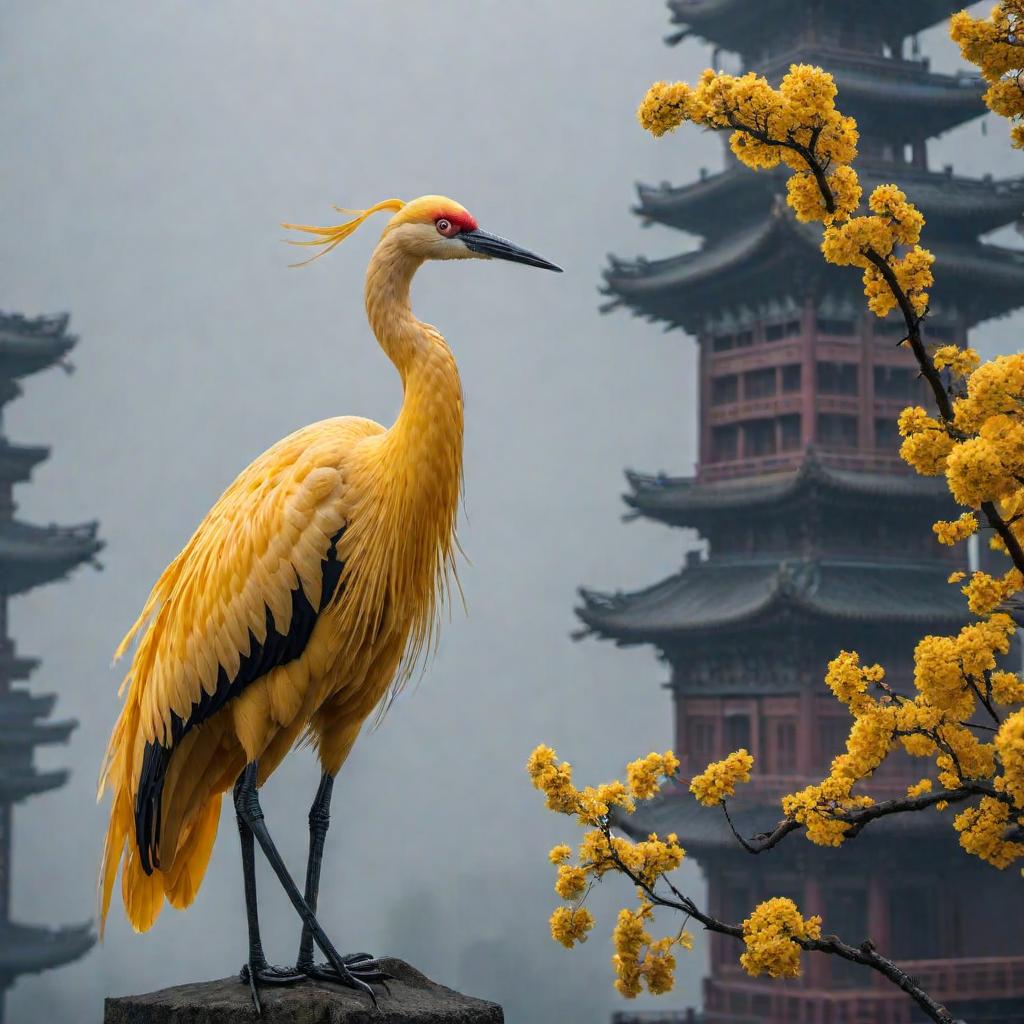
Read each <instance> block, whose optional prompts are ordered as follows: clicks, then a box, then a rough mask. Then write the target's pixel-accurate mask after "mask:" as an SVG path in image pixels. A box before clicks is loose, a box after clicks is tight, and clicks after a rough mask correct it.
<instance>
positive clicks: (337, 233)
mask: <svg viewBox="0 0 1024 1024" xmlns="http://www.w3.org/2000/svg"><path fill="white" fill-rule="evenodd" d="M403 206H405V203H404V202H402V200H401V199H384V200H382V201H381V202H379V203H376V204H375V205H373V206H371V207H370V208H369V209H368V210H347V209H345V207H344V206H335V207H334V209H335V210H337V211H338V212H339V213H354V214H356V216H355V217H354V218H353V219H352V220H348V221H345V223H344V224H335V225H334V226H333V227H327V228H317V227H313V226H312V225H311V224H282V225H281V227H283V228H289V229H290V230H292V231H305V232H306V234H309V235H316V236H317V237H316V238H311V239H309V240H308V241H302V242H298V241H294V240H293V239H290V238H289V239H288V244H289V245H319V246H322V248H321V249H320V252H318V253H316V254H315V255H313V256H310V257H309V259H308V260H302V261H301V262H299V263H293V264H291V265H292V266H293V267H304V266H305V265H306V264H307V263H312V262H313V260H318V259H320V257H321V256H324V255H326V254H327V253H329V252H330V251H331V250H332V249H333V248H334V247H335V246H337V245H340V244H341V243H342V242H344V241H345V239H346V238H348V236H349V235H351V234H352V233H353V232H354V231H355V230H356V228H358V227H359V225H360V224H362V223H363V221H365V220H366V219H367V218H368V217H371V216H372V215H373V214H375V213H379V212H380V211H381V210H394V211H395V212H396V213H397V212H398V211H399V210H400V209H402V207H403Z"/></svg>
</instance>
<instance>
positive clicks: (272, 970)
mask: <svg viewBox="0 0 1024 1024" xmlns="http://www.w3.org/2000/svg"><path fill="white" fill-rule="evenodd" d="M305 977H306V975H305V974H303V973H302V971H299V970H296V968H294V967H272V966H270V965H268V964H266V963H263V964H242V969H241V970H240V971H239V972H238V978H239V980H240V981H241V982H242V984H243V985H248V986H249V994H250V995H251V996H252V1005H253V1006H254V1007H255V1008H256V1016H257V1017H259V1016H260V1015H261V1014H262V1012H263V1007H262V1006H261V1005H260V986H261V985H294V984H295V983H296V982H299V981H303V980H305Z"/></svg>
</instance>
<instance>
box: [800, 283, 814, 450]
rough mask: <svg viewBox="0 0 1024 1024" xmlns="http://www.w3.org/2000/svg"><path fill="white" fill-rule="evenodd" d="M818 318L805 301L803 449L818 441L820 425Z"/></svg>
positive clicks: (801, 381) (801, 374)
mask: <svg viewBox="0 0 1024 1024" xmlns="http://www.w3.org/2000/svg"><path fill="white" fill-rule="evenodd" d="M817 323H818V316H817V313H816V312H815V309H814V305H813V302H812V300H811V299H810V298H806V299H804V309H803V313H802V315H801V317H800V324H801V338H800V354H801V358H800V397H801V399H802V401H801V403H800V438H801V441H802V444H803V447H804V448H806V447H807V446H808V445H809V444H814V443H815V442H816V441H817V439H818V423H817V416H816V415H815V413H816V408H817V402H816V401H815V395H816V393H817V390H818V374H817V366H816V360H815V341H816V340H817V330H818V327H817Z"/></svg>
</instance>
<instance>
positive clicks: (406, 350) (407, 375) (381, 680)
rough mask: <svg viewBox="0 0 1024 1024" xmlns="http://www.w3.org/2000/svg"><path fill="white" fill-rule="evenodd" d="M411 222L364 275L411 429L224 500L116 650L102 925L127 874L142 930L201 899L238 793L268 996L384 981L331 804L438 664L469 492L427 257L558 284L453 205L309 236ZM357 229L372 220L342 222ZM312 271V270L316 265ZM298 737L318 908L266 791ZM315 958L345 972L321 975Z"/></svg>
mask: <svg viewBox="0 0 1024 1024" xmlns="http://www.w3.org/2000/svg"><path fill="white" fill-rule="evenodd" d="M378 211H392V212H393V214H394V215H393V216H392V217H391V219H390V220H389V221H388V224H387V226H386V227H385V229H384V232H383V234H382V236H381V239H380V242H379V243H378V244H377V247H376V248H375V250H374V252H373V255H372V257H371V259H370V264H369V267H368V269H367V273H366V287H365V299H366V313H367V317H368V319H369V322H370V327H371V328H372V330H373V333H374V334H375V335H376V337H377V340H378V342H379V343H380V345H381V348H383V349H384V352H385V353H386V355H387V356H388V357H389V358H390V359H391V361H392V362H393V363H394V365H395V367H396V369H397V370H398V373H399V375H400V377H401V379H402V385H403V389H404V398H403V402H402V407H401V411H400V412H399V414H398V417H397V419H396V420H395V422H394V424H393V425H392V426H391V427H390V428H387V429H385V428H384V427H383V426H381V425H380V424H378V423H374V422H373V421H372V420H367V419H362V418H359V417H353V416H345V417H337V418H334V419H327V420H323V421H321V422H319V423H314V424H312V425H310V426H308V427H304V428H303V429H301V430H298V431H296V432H295V433H294V434H292V435H290V436H289V437H286V438H285V439H284V440H282V441H279V442H278V443H277V444H275V445H274V446H273V447H271V448H270V449H268V450H267V451H266V452H264V453H263V454H262V455H260V456H259V457H258V458H257V459H256V460H255V461H254V462H253V463H252V464H251V465H250V466H248V467H247V468H246V469H245V470H243V471H242V473H241V474H240V475H239V476H238V477H237V478H236V479H235V481H234V482H233V483H232V484H231V485H230V486H229V487H228V489H227V490H226V491H225V492H224V494H223V495H222V496H221V497H220V499H219V500H218V501H217V503H216V504H215V505H214V506H213V508H212V509H211V510H210V511H209V513H207V515H206V517H205V518H204V519H203V521H202V522H201V523H200V524H199V527H198V529H197V530H196V531H195V533H194V534H193V535H192V538H191V539H190V540H189V542H188V543H187V544H186V545H185V548H184V550H182V552H181V553H180V554H179V555H178V556H177V558H175V559H174V561H173V562H171V564H170V565H169V566H168V567H167V569H166V570H164V572H163V574H162V575H161V576H160V578H159V579H158V580H157V582H156V584H155V586H154V587H153V590H152V592H151V593H150V595H149V598H148V600H147V601H146V604H145V606H144V607H143V609H142V613H141V615H140V616H139V619H138V621H137V622H136V623H135V625H134V626H133V627H132V628H131V630H130V631H129V633H128V635H127V636H126V637H125V639H124V640H123V641H122V643H121V645H120V647H119V648H118V650H117V655H116V656H117V657H120V656H121V655H123V654H124V653H125V652H126V651H127V649H128V648H129V646H130V645H131V644H132V643H133V641H135V640H136V638H138V643H137V645H136V648H135V652H134V655H133V657H132V660H131V666H130V668H129V670H128V673H127V676H126V677H125V681H124V683H123V685H122V688H121V692H122V693H123V694H124V703H123V706H122V709H121V713H120V716H119V717H118V720H117V723H116V725H115V726H114V730H113V735H112V736H111V739H110V745H109V747H108V750H107V754H106V757H105V760H104V764H103V768H102V771H101V775H100V795H101V796H102V794H103V792H104V790H105V789H107V788H109V789H110V790H111V791H112V793H113V800H112V804H111V809H110V823H109V826H108V830H107V837H106V844H105V847H104V852H103V865H102V868H101V874H100V882H99V885H100V921H101V929H102V927H103V924H104V923H105V921H106V917H107V913H108V911H109V909H110V899H111V893H112V891H113V887H114V882H115V879H116V876H117V872H118V868H119V867H120V869H121V893H122V898H123V901H124V908H125V913H126V915H127V917H128V920H129V921H130V922H131V924H132V926H133V927H134V928H135V929H136V930H137V931H146V930H147V929H148V928H150V927H151V926H152V924H153V922H154V921H155V920H156V917H157V915H158V914H159V912H160V909H161V907H162V905H163V902H164V900H165V899H166V900H167V901H168V902H169V903H170V904H171V905H172V906H174V907H177V908H184V907H187V906H188V905H189V904H191V903H192V901H193V900H194V899H195V896H196V893H197V891H198V889H199V886H200V883H201V882H202V878H203V874H204V872H205V870H206V866H207V863H208V861H209V858H210V853H211V851H212V849H213V844H214V840H215V838H216V834H217V825H218V821H219V819H220V807H221V796H222V794H223V793H225V792H226V791H227V790H229V789H232V787H233V797H234V806H235V812H236V818H237V823H238V830H239V835H240V838H241V848H242V873H243V878H244V886H245V903H246V916H247V920H248V932H249V953H248V957H247V962H246V965H245V966H244V967H243V968H242V977H243V980H247V981H248V984H249V985H250V987H251V991H252V996H253V1000H254V1002H255V1004H256V1008H257V1010H259V1006H260V1003H259V996H258V984H259V983H261V982H262V983H266V984H286V983H290V982H293V981H298V980H300V979H301V978H304V977H310V976H311V977H318V978H325V979H329V980H334V981H338V982H341V983H344V984H347V985H350V986H352V987H356V988H360V989H362V990H364V991H366V992H368V993H369V994H370V995H371V996H372V995H373V991H372V989H371V988H370V984H369V983H370V982H374V981H379V980H381V979H382V978H383V977H384V974H383V972H382V971H381V969H380V966H379V964H378V963H377V961H375V960H374V959H373V958H372V957H371V956H370V955H369V954H366V953H356V954H352V955H349V956H342V955H341V954H340V953H338V951H337V949H336V948H335V947H334V945H333V944H332V943H331V941H330V939H328V937H327V935H326V934H325V933H324V931H323V929H322V928H321V926H320V923H319V921H318V920H317V918H316V907H317V895H318V890H319V885H320V867H321V858H322V854H323V846H324V840H325V837H326V834H327V826H328V817H329V807H330V800H331V789H332V786H333V782H334V777H335V776H336V775H337V773H338V771H339V770H340V768H341V766H342V765H343V764H344V762H345V759H346V758H347V757H348V754H349V751H350V750H351V749H352V745H353V743H354V742H355V739H356V736H357V735H358V734H359V730H360V728H361V727H362V725H363V722H364V721H365V720H366V718H367V717H368V716H369V714H370V713H371V712H372V711H373V710H374V709H375V708H380V709H381V711H383V710H384V709H385V708H386V706H387V704H388V703H389V701H390V699H392V698H393V697H394V695H395V694H396V693H397V692H398V691H399V690H400V689H401V687H402V686H403V684H404V683H405V682H406V680H407V679H408V678H409V675H410V672H411V671H412V670H413V668H414V667H415V665H416V663H417V661H418V659H419V657H420V655H421V654H423V653H424V651H425V650H426V649H427V648H428V647H429V646H430V644H431V642H432V640H433V638H434V635H435V630H436V628H437V612H438V609H439V607H440V605H441V603H442V602H443V600H444V598H445V596H446V593H447V588H448V584H449V581H450V578H451V573H452V571H453V560H454V552H455V518H456V506H457V503H458V499H459V494H460V490H461V483H462V423H463V407H462V389H461V384H460V381H459V374H458V370H457V368H456V365H455V360H454V358H453V356H452V353H451V351H450V349H449V348H448V346H447V344H446V343H445V340H444V338H443V337H442V336H441V334H440V333H439V332H438V331H437V330H436V329H435V328H434V327H431V326H430V325H429V324H425V323H422V322H421V321H419V320H417V319H416V317H415V316H414V315H413V312H412V308H411V305H410V298H409V291H410V285H411V282H412V278H413V275H414V274H415V273H416V270H417V269H418V268H419V267H420V266H421V264H422V263H423V262H424V261H425V260H457V259H501V260H511V261H514V262H517V263H525V264H528V265H529V266H534V267H542V268H545V269H548V270H559V268H558V267H556V266H555V265H554V264H553V263H550V262H548V261H547V260H545V259H543V258H542V257H540V256H537V255H536V254H535V253H532V252H529V251H528V250H526V249H522V248H520V247H519V246H516V245H513V244H512V243H511V242H508V241H506V240H505V239H502V238H499V237H498V236H496V235H491V234H489V233H488V232H485V231H482V230H480V229H479V228H478V227H477V223H476V220H475V219H474V218H473V217H472V216H471V215H470V214H469V212H468V211H467V210H466V209H465V208H464V207H463V206H461V205H460V204H458V203H456V202H454V201H453V200H451V199H447V198H445V197H444V196H423V197H422V198H420V199H416V200H414V201H412V202H409V203H403V202H402V201H401V200H398V199H389V200H385V201H384V202H381V203H377V204H376V205H375V206H372V207H370V209H368V210H364V211H361V212H359V213H358V216H356V217H355V218H354V219H352V220H348V221H346V222H345V223H343V224H339V225H336V226H333V227H311V226H308V225H301V224H286V225H285V227H287V228H294V229H297V230H299V231H303V232H306V233H309V234H311V235H313V238H312V239H309V240H305V241H300V242H296V243H294V244H298V245H312V246H318V247H319V252H317V253H316V254H315V255H314V256H313V257H312V259H316V258H317V257H318V256H322V255H324V254H325V253H327V252H329V251H330V250H331V249H333V248H334V247H335V246H337V245H339V244H340V243H341V242H342V241H343V240H344V239H345V238H347V237H348V236H349V235H351V234H352V232H353V231H355V230H356V228H357V227H359V225H360V224H362V223H363V222H364V221H365V220H366V219H367V218H368V217H369V216H370V215H371V214H374V213H376V212H378ZM343 212H347V213H355V212H356V211H343ZM305 262H310V260H307V261H305ZM302 737H306V738H308V740H309V741H310V742H311V743H312V744H313V745H314V746H315V747H316V751H317V754H318V755H319V760H320V764H321V767H322V770H323V774H322V777H321V781H320V786H319V789H318V791H317V793H316V796H315V799H314V801H313V805H312V808H311V809H310V813H309V858H308V863H307V868H306V881H305V891H304V893H300V892H299V890H298V887H297V886H296V884H295V882H294V881H293V879H292V877H291V875H290V874H289V872H288V870H287V868H286V867H285V865H284V863H283V861H282V859H281V857H280V855H279V853H278V851H277V849H276V847H275V845H274V842H273V839H272V838H271V836H270V833H269V831H268V830H267V826H266V823H265V821H264V818H263V812H262V810H261V809H260V802H259V794H258V789H259V787H260V786H261V785H262V784H263V782H264V781H265V780H266V779H267V778H268V776H269V775H270V774H271V773H272V772H273V771H274V769H275V768H276V767H277V766H278V764H280V762H281V760H282V758H283V757H284V756H285V754H287V753H288V751H289V750H290V749H291V748H292V746H294V744H295V743H296V741H297V740H299V739H300V738H302ZM254 843H258V844H259V846H260V848H261V849H262V851H263V853H264V854H265V856H266V857H267V860H268V861H269V863H270V865H271V867H272V868H273V870H274V872H275V874H276V875H277V877H278V879H279V880H280V882H281V884H282V886H283V887H284V889H285V891H286V893H287V895H288V897H289V898H290V900H291V902H292V904H293V905H294V907H295V909H296V911H297V912H298V915H299V917H300V919H301V921H302V937H301V939H300V944H299V954H298V959H297V962H296V965H295V967H294V968H281V967H272V966H270V965H268V962H267V960H266V957H265V956H264V953H263V947H262V943H261V940H260V933H259V921H258V915H257V901H256V882H255V875H254V858H255V845H254ZM314 942H315V943H316V945H317V946H318V947H319V948H320V950H321V951H322V952H323V954H324V956H325V957H326V958H327V963H326V964H320V965H317V964H314V959H313V944H314Z"/></svg>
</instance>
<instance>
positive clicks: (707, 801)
mask: <svg viewBox="0 0 1024 1024" xmlns="http://www.w3.org/2000/svg"><path fill="white" fill-rule="evenodd" d="M753 767H754V759H753V757H751V756H750V754H749V753H748V752H747V751H746V750H745V749H740V750H736V751H734V752H733V753H731V754H730V755H729V756H728V757H727V758H725V760H723V761H713V762H712V763H711V764H709V765H708V766H707V768H705V769H704V771H703V772H701V773H700V774H699V775H695V776H694V777H693V778H692V779H691V780H690V792H691V793H693V795H694V796H695V797H696V798H697V800H698V801H699V802H700V803H702V804H704V806H705V807H713V806H714V805H715V804H717V803H721V802H722V800H724V799H725V798H726V797H727V796H732V795H733V794H734V793H735V792H736V786H737V784H738V783H740V782H749V781H750V769H751V768H753Z"/></svg>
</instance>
